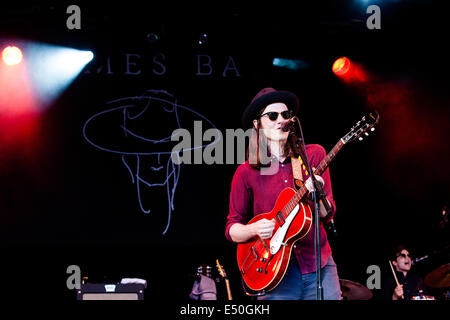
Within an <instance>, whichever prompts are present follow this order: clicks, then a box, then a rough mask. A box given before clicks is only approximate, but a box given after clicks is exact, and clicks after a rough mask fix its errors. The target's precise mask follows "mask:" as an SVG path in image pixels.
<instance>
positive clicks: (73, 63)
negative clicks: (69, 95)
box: [27, 43, 94, 105]
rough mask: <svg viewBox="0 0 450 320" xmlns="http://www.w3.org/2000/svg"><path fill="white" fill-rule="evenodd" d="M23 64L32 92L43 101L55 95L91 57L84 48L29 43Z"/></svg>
mask: <svg viewBox="0 0 450 320" xmlns="http://www.w3.org/2000/svg"><path fill="white" fill-rule="evenodd" d="M27 51H28V52H29V53H27V65H28V68H29V73H30V76H31V78H32V80H33V85H34V88H35V91H36V93H37V94H38V95H39V98H40V100H41V102H43V104H44V105H47V104H49V103H50V102H52V101H53V100H54V99H56V98H57V97H58V96H59V95H60V94H61V93H62V92H63V91H64V90H65V89H66V88H67V87H68V86H69V85H70V84H71V83H72V82H73V80H75V78H76V77H77V76H78V75H79V74H80V72H81V71H82V70H83V68H84V67H85V66H86V64H88V63H89V62H90V61H91V60H92V59H93V58H94V54H93V52H92V51H88V50H77V49H72V48H67V47H60V46H54V45H48V44H36V43H32V44H29V45H28V47H27Z"/></svg>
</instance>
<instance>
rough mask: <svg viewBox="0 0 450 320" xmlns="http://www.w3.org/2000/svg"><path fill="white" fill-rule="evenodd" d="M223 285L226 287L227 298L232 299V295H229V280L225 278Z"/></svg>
mask: <svg viewBox="0 0 450 320" xmlns="http://www.w3.org/2000/svg"><path fill="white" fill-rule="evenodd" d="M225 285H226V287H227V294H228V300H233V297H232V296H231V288H230V280H228V279H227V278H225Z"/></svg>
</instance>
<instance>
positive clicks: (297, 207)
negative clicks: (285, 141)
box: [237, 112, 379, 292]
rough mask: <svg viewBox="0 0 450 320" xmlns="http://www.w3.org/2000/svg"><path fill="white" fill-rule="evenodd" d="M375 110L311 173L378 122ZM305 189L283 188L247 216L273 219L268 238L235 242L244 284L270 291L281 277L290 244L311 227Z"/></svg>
mask: <svg viewBox="0 0 450 320" xmlns="http://www.w3.org/2000/svg"><path fill="white" fill-rule="evenodd" d="M378 119H379V117H378V114H377V113H376V112H374V113H369V114H367V115H365V116H364V117H363V118H362V119H361V120H360V121H359V122H358V123H357V124H356V125H355V126H354V127H353V128H352V129H351V130H350V132H349V133H347V134H346V135H345V136H344V137H343V138H341V139H340V140H339V142H338V143H337V144H336V145H335V146H334V147H333V149H332V150H331V151H330V152H329V153H328V154H327V156H326V157H325V158H324V159H323V160H322V162H321V163H320V165H319V166H318V167H317V169H315V171H314V174H315V175H321V174H322V173H323V172H324V171H325V170H326V169H327V168H328V165H329V164H330V163H331V161H332V160H333V159H334V157H335V156H336V155H337V153H338V152H339V151H340V150H341V149H342V147H343V146H344V145H345V144H346V143H348V142H350V141H354V140H356V139H359V140H362V137H361V136H362V135H363V134H366V135H368V133H367V131H368V130H369V129H371V131H373V130H374V129H375V128H374V126H375V125H376V123H377V122H378ZM307 192H308V190H307V189H306V187H305V186H302V187H301V188H300V189H299V190H298V191H297V190H294V189H292V188H286V189H284V190H283V191H282V192H281V193H280V195H279V196H278V198H277V201H276V202H275V206H274V207H273V209H272V211H271V212H268V213H262V214H258V215H257V216H255V217H254V218H253V219H251V220H250V221H249V222H248V224H251V223H254V222H256V221H258V220H261V219H267V220H272V219H274V220H275V228H274V230H273V235H272V237H271V238H270V239H265V240H263V239H261V238H260V237H254V238H252V239H250V240H249V241H247V242H244V243H239V244H238V248H237V261H238V266H239V271H240V272H241V275H242V278H243V280H244V282H245V284H246V285H247V286H248V287H249V288H250V289H252V290H254V291H262V290H264V291H266V292H267V291H270V290H272V289H274V288H275V287H276V286H277V285H278V284H279V283H280V281H281V280H282V279H283V277H284V274H285V273H286V270H287V267H288V264H289V259H290V256H291V251H292V246H293V244H294V243H295V242H296V241H298V240H300V239H301V238H303V237H304V236H305V235H306V234H307V233H308V232H309V230H310V229H311V225H312V212H311V208H310V207H309V205H307V204H305V203H303V202H302V199H303V197H304V196H305V194H306V193H307Z"/></svg>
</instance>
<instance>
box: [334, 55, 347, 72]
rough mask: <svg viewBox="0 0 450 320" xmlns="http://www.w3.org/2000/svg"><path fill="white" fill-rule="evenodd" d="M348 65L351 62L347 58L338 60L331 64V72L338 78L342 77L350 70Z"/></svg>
mask: <svg viewBox="0 0 450 320" xmlns="http://www.w3.org/2000/svg"><path fill="white" fill-rule="evenodd" d="M350 64H351V62H350V60H349V59H348V58H346V57H342V58H339V59H337V60H336V61H335V62H334V63H333V67H332V69H333V72H334V73H335V74H336V75H338V76H343V75H345V74H346V73H347V72H348V70H350Z"/></svg>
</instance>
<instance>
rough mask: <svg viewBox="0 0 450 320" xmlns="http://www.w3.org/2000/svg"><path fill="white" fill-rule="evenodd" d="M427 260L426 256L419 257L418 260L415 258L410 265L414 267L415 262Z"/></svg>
mask: <svg viewBox="0 0 450 320" xmlns="http://www.w3.org/2000/svg"><path fill="white" fill-rule="evenodd" d="M428 258H429V256H428V255H426V256H423V257H420V258H416V259H414V260H412V261H411V265H415V264H416V263H417V262H420V261H422V260H425V259H428Z"/></svg>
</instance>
